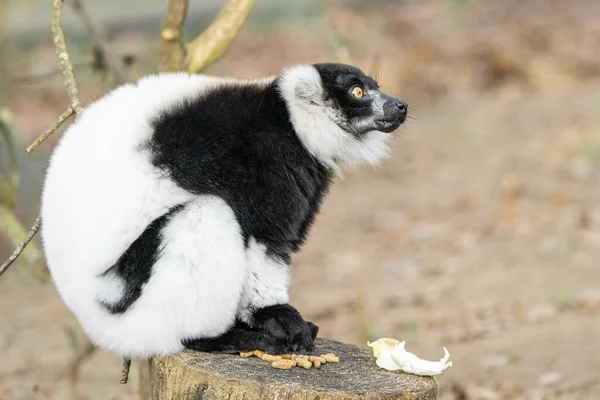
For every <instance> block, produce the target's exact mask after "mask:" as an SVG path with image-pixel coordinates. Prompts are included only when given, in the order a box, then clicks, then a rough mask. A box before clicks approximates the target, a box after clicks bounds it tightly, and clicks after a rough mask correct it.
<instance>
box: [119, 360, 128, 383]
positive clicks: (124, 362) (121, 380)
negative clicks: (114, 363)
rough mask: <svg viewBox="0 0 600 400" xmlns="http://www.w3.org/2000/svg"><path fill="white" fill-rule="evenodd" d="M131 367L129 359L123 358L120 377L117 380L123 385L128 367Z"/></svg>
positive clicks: (126, 379)
mask: <svg viewBox="0 0 600 400" xmlns="http://www.w3.org/2000/svg"><path fill="white" fill-rule="evenodd" d="M130 368H131V359H129V358H123V369H122V370H121V378H120V379H119V382H120V383H121V384H122V385H125V384H126V383H127V381H128V380H129V369H130Z"/></svg>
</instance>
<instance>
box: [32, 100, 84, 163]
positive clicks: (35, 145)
mask: <svg viewBox="0 0 600 400" xmlns="http://www.w3.org/2000/svg"><path fill="white" fill-rule="evenodd" d="M74 113H75V110H73V107H69V108H67V110H66V111H65V112H64V113H62V114H60V116H59V117H58V119H57V120H56V121H54V123H53V124H52V125H51V126H50V128H48V129H46V131H45V132H44V133H42V134H41V135H40V137H38V138H37V139H35V141H34V142H33V143H31V144H30V145H29V147H27V149H25V151H26V152H28V153H31V152H32V151H34V150H35V149H37V148H38V146H39V145H40V144H41V143H42V142H43V141H44V140H46V139H48V137H49V136H50V135H52V134H53V133H54V131H56V130H57V129H58V127H59V126H61V125H62V124H63V123H64V122H65V121H66V120H67V119H69V117H70V116H71V115H73V114H74Z"/></svg>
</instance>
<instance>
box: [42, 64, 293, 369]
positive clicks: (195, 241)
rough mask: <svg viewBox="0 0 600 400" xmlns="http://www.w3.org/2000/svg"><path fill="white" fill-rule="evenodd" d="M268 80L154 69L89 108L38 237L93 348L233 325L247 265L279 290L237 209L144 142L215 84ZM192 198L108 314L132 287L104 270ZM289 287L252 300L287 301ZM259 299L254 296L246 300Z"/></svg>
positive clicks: (152, 345) (74, 133)
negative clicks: (158, 121) (128, 300)
mask: <svg viewBox="0 0 600 400" xmlns="http://www.w3.org/2000/svg"><path fill="white" fill-rule="evenodd" d="M272 81H273V78H267V79H262V80H258V81H236V80H231V79H222V78H214V77H207V76H199V75H187V74H162V75H159V76H150V77H146V78H144V79H142V80H141V81H140V82H139V83H137V84H135V85H134V84H128V85H125V86H122V87H120V88H118V89H116V90H115V91H113V92H111V93H110V94H108V95H107V96H105V97H103V98H101V99H100V100H98V101H97V102H95V103H93V104H91V105H90V106H88V107H87V108H86V109H85V110H84V113H83V114H82V115H81V117H80V118H79V119H78V120H77V121H76V122H75V123H74V124H73V125H71V126H70V127H69V128H68V130H67V132H66V133H65V135H64V136H63V138H62V139H61V141H60V143H59V144H58V146H57V148H56V150H55V152H54V153H53V155H52V158H51V160H50V165H49V167H48V170H47V176H46V181H45V184H44V190H43V194H42V210H41V213H42V220H43V223H42V228H41V234H42V240H43V245H44V250H45V254H46V259H47V262H48V266H49V269H50V272H51V274H52V278H53V280H54V282H55V283H56V286H57V288H58V291H59V293H60V295H61V297H62V298H63V300H64V302H65V304H66V305H67V306H68V307H69V309H70V310H71V311H72V312H73V313H74V314H75V316H76V317H77V319H78V320H79V322H80V323H81V325H82V327H83V329H84V331H85V332H86V333H87V335H88V336H89V337H90V339H91V340H92V341H93V342H94V343H95V344H97V345H99V346H101V347H103V348H105V349H107V350H110V351H112V352H114V353H116V354H119V355H123V356H127V357H134V358H135V357H142V358H143V357H148V356H152V355H155V354H168V353H173V352H178V351H181V350H182V349H183V346H182V343H181V341H182V340H184V339H190V338H201V337H214V336H218V335H219V334H222V333H224V332H225V331H226V330H227V329H229V327H230V326H231V324H233V322H234V320H235V317H236V315H237V314H239V313H240V310H238V307H239V306H240V304H241V303H242V294H243V293H244V289H245V287H246V279H247V277H248V276H249V273H248V271H249V267H248V261H249V260H255V262H256V265H253V266H251V269H252V271H255V272H257V273H258V274H260V273H261V272H260V271H262V270H265V271H267V275H266V277H265V278H262V277H260V276H259V278H257V279H258V280H259V281H260V282H263V283H262V284H263V286H264V287H271V284H270V283H269V282H270V281H271V280H272V278H271V276H272V275H273V273H272V272H269V271H271V265H272V262H271V261H270V260H268V259H266V258H264V257H263V258H261V257H260V255H259V254H258V253H257V251H258V248H257V246H253V247H251V249H250V251H249V252H248V254H246V250H245V248H244V241H243V238H242V235H241V232H240V226H239V224H238V222H237V220H236V218H235V215H234V212H233V210H231V208H230V207H229V206H228V205H227V204H225V202H224V201H223V200H222V199H219V198H217V197H213V196H198V195H194V194H191V193H189V192H187V191H184V190H183V189H181V188H180V187H178V186H177V185H176V184H175V183H174V182H173V181H172V180H170V179H169V178H168V177H167V176H165V174H163V173H162V172H161V171H159V170H157V169H156V168H155V167H154V166H153V165H152V163H151V161H150V154H149V153H148V152H145V151H141V150H140V149H143V148H144V146H145V144H146V143H147V142H148V140H149V139H150V137H151V135H152V131H153V128H152V123H151V121H152V119H153V118H155V117H156V116H158V115H159V113H160V112H161V111H163V110H168V109H170V108H171V107H173V106H174V105H176V104H178V103H180V102H182V101H185V100H186V99H191V98H194V97H197V96H199V95H201V94H202V93H204V92H206V91H207V90H210V89H212V88H214V87H218V86H222V85H229V84H249V85H266V84H268V83H269V82H272ZM184 203H185V204H186V206H185V207H184V208H183V209H182V210H180V211H179V212H178V213H176V214H174V215H173V216H172V217H171V220H170V221H169V222H168V224H167V225H166V226H165V228H164V229H163V232H162V237H161V253H160V257H159V259H158V260H157V262H156V264H155V265H154V266H153V269H152V275H151V277H150V279H149V281H148V282H147V283H146V284H145V285H144V286H143V292H142V295H141V296H140V297H139V298H138V299H137V300H136V301H135V302H134V303H133V304H132V305H131V307H130V308H129V309H128V310H127V311H125V312H124V313H122V314H111V313H109V312H108V311H107V310H106V309H105V308H104V307H102V306H101V305H100V303H101V302H102V301H103V300H104V301H107V302H109V303H115V302H117V301H118V300H119V299H120V298H121V296H122V294H123V290H124V288H125V284H124V282H123V281H122V280H121V278H120V277H119V276H117V275H113V274H109V275H107V276H101V275H102V273H104V272H105V271H106V270H107V269H108V268H110V267H111V266H112V265H114V264H115V262H116V261H117V260H118V259H119V257H120V256H121V255H122V254H123V252H124V251H125V250H126V249H127V248H128V247H129V246H130V245H131V243H132V242H133V241H134V240H135V239H136V238H137V237H139V236H140V235H141V234H142V232H143V231H144V230H145V229H146V227H147V226H148V225H149V224H150V223H151V222H152V221H154V220H155V219H157V218H158V217H160V216H161V215H163V214H165V213H166V212H168V211H169V210H170V209H171V208H172V207H174V206H175V205H178V204H184ZM261 262H263V263H265V264H264V265H260V263H261ZM281 281H282V282H283V286H282V289H283V288H284V287H285V290H286V295H287V281H286V280H285V279H281ZM260 282H258V283H253V284H252V285H254V286H256V287H257V288H258V287H260V285H261V283H260ZM282 289H277V291H276V293H275V294H273V295H269V294H268V293H265V294H263V296H264V298H262V297H261V298H260V299H256V300H257V301H259V302H261V304H262V303H265V304H266V303H268V299H269V298H272V299H273V301H279V300H280V299H281V300H287V297H286V296H284V295H283V294H282V292H281V290H282ZM269 296H270V297H269ZM254 300H255V299H248V296H246V297H245V300H244V302H245V303H244V304H246V305H247V304H248V303H249V302H252V301H254Z"/></svg>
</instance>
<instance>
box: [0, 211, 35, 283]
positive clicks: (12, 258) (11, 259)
mask: <svg viewBox="0 0 600 400" xmlns="http://www.w3.org/2000/svg"><path fill="white" fill-rule="evenodd" d="M40 224H41V218H40V216H38V217H37V218H36V219H35V222H34V224H33V226H32V227H31V229H29V232H27V236H26V237H25V240H23V241H22V242H21V244H19V245H18V246H17V248H16V249H15V251H13V253H12V254H11V255H10V257H8V260H6V261H5V262H4V264H2V266H0V276H1V275H2V274H3V273H5V272H6V270H7V269H8V267H10V266H11V264H12V263H13V262H15V260H16V259H17V257H19V255H20V254H21V253H22V252H23V249H24V248H25V246H27V244H29V242H31V239H33V237H34V236H35V234H36V233H37V231H38V230H39V229H40Z"/></svg>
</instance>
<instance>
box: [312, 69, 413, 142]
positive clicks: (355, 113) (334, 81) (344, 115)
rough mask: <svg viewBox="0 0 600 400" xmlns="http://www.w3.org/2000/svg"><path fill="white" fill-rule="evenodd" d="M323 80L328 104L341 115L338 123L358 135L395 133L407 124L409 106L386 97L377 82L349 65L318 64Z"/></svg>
mask: <svg viewBox="0 0 600 400" xmlns="http://www.w3.org/2000/svg"><path fill="white" fill-rule="evenodd" d="M314 67H315V68H316V70H317V72H318V73H319V75H320V76H321V81H322V83H323V88H324V90H325V100H326V101H330V102H332V103H333V104H334V106H335V108H336V109H339V111H340V113H341V118H340V121H336V122H337V123H338V125H340V126H341V127H342V128H343V129H345V130H347V131H349V132H350V133H352V134H355V135H361V134H364V133H366V132H370V131H373V130H377V131H381V132H392V131H394V130H395V129H396V128H398V127H399V126H400V125H401V124H402V123H403V122H404V121H406V115H407V108H408V107H407V104H406V103H405V102H403V101H402V100H400V99H398V98H396V97H393V96H390V95H388V94H386V93H383V92H382V91H380V90H379V85H378V84H377V81H375V79H373V78H371V77H370V76H367V75H365V73H364V72H362V71H361V70H360V69H358V68H355V67H352V66H350V65H345V64H336V63H323V64H314Z"/></svg>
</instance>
